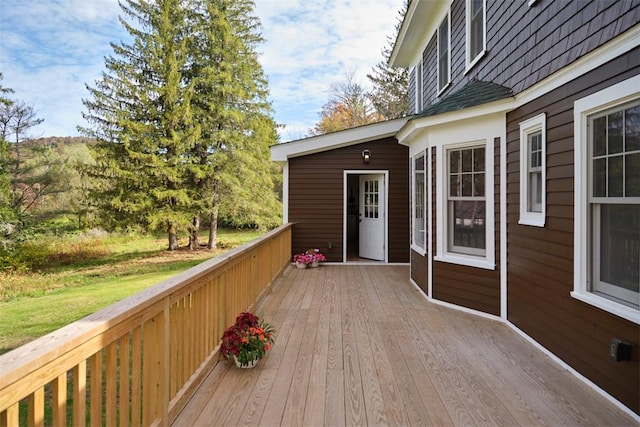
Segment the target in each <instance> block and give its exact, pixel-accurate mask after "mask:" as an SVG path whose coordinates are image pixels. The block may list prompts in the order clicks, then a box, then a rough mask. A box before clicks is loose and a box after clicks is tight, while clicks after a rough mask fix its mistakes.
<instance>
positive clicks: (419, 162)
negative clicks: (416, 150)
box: [415, 156, 424, 171]
mask: <svg viewBox="0 0 640 427" xmlns="http://www.w3.org/2000/svg"><path fill="white" fill-rule="evenodd" d="M415 170H417V171H423V170H424V156H420V157H418V158H417V159H416V161H415Z"/></svg>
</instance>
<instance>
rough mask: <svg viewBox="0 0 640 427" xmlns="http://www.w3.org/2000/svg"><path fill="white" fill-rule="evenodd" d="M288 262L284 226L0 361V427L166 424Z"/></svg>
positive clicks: (288, 232) (287, 237)
mask: <svg viewBox="0 0 640 427" xmlns="http://www.w3.org/2000/svg"><path fill="white" fill-rule="evenodd" d="M290 257H291V227H290V225H284V226H282V227H280V228H278V229H276V230H273V231H271V232H269V233H267V234H265V235H264V236H262V237H260V238H258V239H256V240H254V241H252V242H250V243H247V244H245V245H243V246H241V247H239V248H236V249H234V250H232V251H230V252H228V253H225V254H223V255H221V256H219V257H216V258H213V259H211V260H209V261H206V262H204V263H202V264H200V265H198V266H196V267H193V268H191V269H190V270H188V271H186V272H184V273H181V274H178V275H176V276H174V277H172V278H170V279H168V280H165V281H164V282H162V283H160V284H158V285H156V286H153V287H151V288H148V289H146V290H144V291H142V292H140V293H138V294H136V295H134V296H131V297H129V298H127V299H125V300H123V301H121V302H119V303H117V304H114V305H112V306H110V307H107V308H105V309H103V310H101V311H99V312H96V313H94V314H92V315H90V316H87V317H85V318H83V319H81V320H78V321H77V322H74V323H72V324H70V325H67V326H65V327H63V328H61V329H58V330H57V331H55V332H53V333H51V334H49V335H46V336H44V337H42V338H39V339H37V340H35V341H32V342H30V343H28V344H26V345H24V346H22V347H20V348H17V349H15V350H13V351H11V352H9V353H6V354H4V355H2V356H0V426H15V425H18V424H28V425H34V426H37V425H43V424H45V417H46V424H51V425H56V426H65V425H78V426H79V425H108V426H112V425H121V426H129V425H133V426H136V425H143V426H148V425H168V424H170V423H171V422H172V421H173V420H174V419H175V417H176V416H177V414H178V413H179V411H180V410H181V409H182V407H183V406H184V404H185V403H186V402H187V401H188V399H189V398H190V397H191V395H192V393H193V392H194V391H195V389H196V388H197V387H198V385H199V384H200V383H201V382H202V380H203V379H204V378H205V376H206V374H207V372H209V370H210V369H211V368H212V367H213V366H215V364H216V363H218V361H219V360H220V355H219V343H220V340H221V336H222V334H223V332H224V330H225V329H226V327H227V326H228V325H230V324H232V323H233V321H234V320H235V317H236V316H237V315H238V314H239V313H240V312H241V311H243V310H246V309H250V308H251V307H252V306H253V305H254V304H255V303H256V301H258V300H259V298H260V297H261V295H263V294H264V293H265V292H266V289H267V287H268V286H269V285H270V284H271V283H272V282H273V280H274V278H275V277H276V276H277V275H278V274H279V273H280V272H281V271H282V269H283V268H284V267H285V266H286V265H287V263H288V262H289V261H290ZM21 401H22V403H21ZM21 408H22V409H21ZM25 408H26V409H25Z"/></svg>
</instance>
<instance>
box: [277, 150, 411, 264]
mask: <svg viewBox="0 0 640 427" xmlns="http://www.w3.org/2000/svg"><path fill="white" fill-rule="evenodd" d="M364 149H368V150H370V151H371V162H370V163H369V164H368V165H365V164H363V163H362V156H361V154H362V150H364ZM408 159H409V152H408V148H407V147H405V146H402V145H399V144H398V142H397V140H396V139H395V138H387V139H383V140H379V141H373V142H367V143H362V144H358V145H353V146H350V147H345V148H339V149H335V150H330V151H325V152H321V153H316V154H311V155H308V156H302V157H296V158H293V159H290V160H289V222H292V223H294V224H295V225H294V227H293V237H292V239H293V241H292V251H293V253H298V252H303V251H305V250H307V249H309V248H319V249H321V250H322V252H323V253H325V255H326V256H327V260H328V261H333V262H341V261H343V260H342V247H343V246H342V245H343V242H342V228H343V223H344V221H343V209H344V195H343V189H344V170H359V171H362V172H363V173H366V171H367V170H388V171H389V182H388V183H387V184H388V189H389V190H388V193H389V212H388V215H389V220H388V223H389V248H388V259H389V262H409V160H408ZM329 244H331V249H329Z"/></svg>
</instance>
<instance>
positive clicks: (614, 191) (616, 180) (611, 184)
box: [607, 156, 624, 197]
mask: <svg viewBox="0 0 640 427" xmlns="http://www.w3.org/2000/svg"><path fill="white" fill-rule="evenodd" d="M608 161H609V162H608V165H607V166H608V170H607V178H608V185H607V190H608V192H607V196H608V197H622V196H623V191H622V188H623V187H622V186H623V185H624V182H623V179H622V177H623V176H624V174H623V170H622V166H623V161H622V156H613V157H609V158H608Z"/></svg>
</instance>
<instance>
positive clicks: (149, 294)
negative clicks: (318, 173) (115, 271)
mask: <svg viewBox="0 0 640 427" xmlns="http://www.w3.org/2000/svg"><path fill="white" fill-rule="evenodd" d="M291 227H292V225H291V224H285V225H282V226H280V227H278V228H276V229H274V230H272V231H270V232H268V233H265V234H264V235H262V236H260V237H258V238H257V239H254V240H252V241H251V242H248V243H245V244H243V245H241V246H239V247H237V248H235V249H232V250H230V251H229V252H226V253H224V254H222V255H219V256H217V257H215V258H212V259H210V260H207V261H205V262H203V263H201V264H198V265H196V266H194V267H192V268H190V269H189V270H186V271H184V272H182V273H179V274H177V275H175V276H173V277H171V278H169V279H166V280H164V281H162V282H160V283H158V284H157V285H154V286H152V287H149V288H147V289H145V290H143V291H141V292H139V293H137V294H135V295H132V296H130V297H128V298H126V299H124V300H122V301H119V302H117V303H115V304H113V305H110V306H109V307H106V308H104V309H102V310H99V311H97V312H95V313H93V314H90V315H88V316H86V317H84V318H82V319H80V320H77V321H75V322H73V323H70V324H69V325H66V326H64V327H62V328H60V329H57V330H56V331H53V332H51V333H50V334H47V335H45V336H43V337H40V338H37V339H35V340H33V341H31V342H29V343H27V344H24V345H23V346H21V347H19V348H17V349H15V350H12V351H10V352H8V353H6V354H3V355H1V356H0V389H2V388H3V387H5V386H7V385H9V384H12V383H14V382H15V381H17V380H18V379H20V378H22V377H24V376H25V375H28V374H29V373H31V372H34V371H36V370H38V369H41V368H42V367H43V365H44V364H47V363H49V362H50V361H52V360H54V359H56V358H60V357H61V356H62V355H64V354H65V353H68V352H69V351H71V350H73V349H74V348H76V347H78V346H80V345H81V344H83V343H86V342H88V341H89V340H91V339H93V338H95V337H98V336H99V335H101V334H103V333H104V332H105V331H107V330H108V329H110V328H113V327H114V326H115V325H118V324H120V323H122V322H124V321H126V320H127V319H130V318H132V317H136V316H138V317H140V316H143V315H144V313H145V311H146V310H147V311H148V310H149V307H151V306H154V305H155V304H156V303H158V302H160V301H162V300H163V299H164V298H166V297H168V296H170V295H172V294H179V293H180V292H182V291H183V290H184V289H185V288H186V287H188V286H189V285H190V284H191V283H193V282H194V281H196V280H197V279H199V278H201V277H202V276H204V275H206V274H210V273H211V271H212V270H216V269H222V268H223V267H224V266H226V265H227V264H229V263H232V262H233V261H235V260H237V259H239V258H242V257H243V256H244V255H245V254H247V253H248V252H251V251H252V250H254V249H256V248H257V247H259V246H260V245H261V244H263V243H264V242H265V241H268V240H270V239H271V238H273V237H275V236H277V235H278V234H281V233H283V232H285V231H286V230H288V229H289V228H291Z"/></svg>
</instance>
